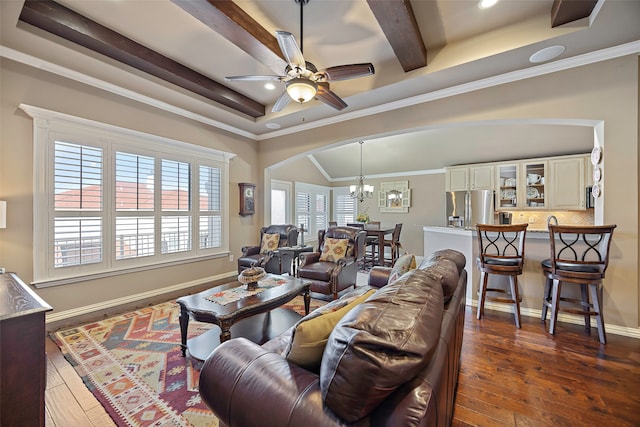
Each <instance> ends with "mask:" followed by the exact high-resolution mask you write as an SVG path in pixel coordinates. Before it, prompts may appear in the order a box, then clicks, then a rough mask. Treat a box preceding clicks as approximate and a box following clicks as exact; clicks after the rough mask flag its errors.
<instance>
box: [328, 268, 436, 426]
mask: <svg viewBox="0 0 640 427" xmlns="http://www.w3.org/2000/svg"><path fill="white" fill-rule="evenodd" d="M443 306H444V303H443V294H442V285H441V284H440V283H439V281H438V280H436V279H434V278H433V277H431V276H430V275H429V274H427V273H426V272H425V271H421V270H413V271H411V272H409V273H407V274H405V275H403V276H402V277H401V278H399V279H398V280H396V281H395V282H394V283H391V284H389V285H387V286H385V287H383V288H381V289H379V290H378V291H377V292H376V293H375V294H374V295H372V296H371V297H369V298H368V299H367V300H366V301H365V302H363V303H361V304H360V305H358V306H357V307H355V308H354V309H353V310H351V311H350V312H349V313H347V314H346V315H345V316H344V317H343V318H342V320H341V321H340V322H339V323H338V324H337V325H336V327H335V328H334V329H333V332H331V335H330V336H329V340H328V342H327V345H326V347H325V351H324V355H323V358H322V364H321V366H320V389H321V391H322V397H323V400H324V402H325V404H326V405H327V407H329V408H330V409H331V410H332V411H333V412H334V413H335V414H336V415H338V416H339V417H341V418H343V419H344V420H345V421H347V422H355V421H357V420H359V419H361V418H363V417H365V416H367V415H368V414H369V413H370V412H371V411H372V410H373V409H374V408H375V407H377V406H378V405H379V404H380V403H381V402H382V401H383V400H384V399H385V398H387V396H389V394H391V393H392V392H393V391H394V390H395V389H396V388H397V387H398V386H400V385H401V384H403V383H405V382H407V381H408V380H410V379H411V378H413V377H414V376H415V375H417V374H418V373H419V372H420V371H421V370H422V369H424V368H425V367H426V366H427V365H428V363H429V360H430V358H431V356H432V354H433V352H434V351H435V349H436V346H437V344H438V341H439V338H440V328H441V323H442V316H443Z"/></svg>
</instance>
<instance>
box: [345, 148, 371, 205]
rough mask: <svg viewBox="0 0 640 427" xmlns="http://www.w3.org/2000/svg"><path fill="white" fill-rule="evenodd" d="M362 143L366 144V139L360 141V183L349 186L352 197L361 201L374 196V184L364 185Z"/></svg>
mask: <svg viewBox="0 0 640 427" xmlns="http://www.w3.org/2000/svg"><path fill="white" fill-rule="evenodd" d="M362 144H364V141H360V176H359V177H358V185H351V186H349V191H350V192H351V197H352V198H354V199H357V200H358V201H359V202H363V201H364V199H370V198H372V197H373V185H364V176H363V175H362Z"/></svg>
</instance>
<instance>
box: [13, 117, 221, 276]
mask: <svg viewBox="0 0 640 427" xmlns="http://www.w3.org/2000/svg"><path fill="white" fill-rule="evenodd" d="M21 107H22V108H23V109H24V110H25V111H26V112H27V113H28V114H30V115H31V116H32V117H34V155H35V160H34V162H35V165H36V167H35V172H34V174H35V177H34V178H35V183H36V184H35V185H36V188H35V189H34V194H35V195H36V196H35V198H34V224H35V226H34V282H36V284H37V285H46V286H49V285H53V284H60V283H66V282H69V281H73V280H79V278H82V280H86V279H87V276H90V275H93V274H95V275H108V274H117V273H118V272H122V271H124V270H131V269H144V268H151V267H152V266H155V265H157V264H160V263H163V264H166V263H167V262H172V263H176V262H184V261H187V260H192V259H194V258H200V257H211V256H216V255H219V256H223V255H226V254H227V253H228V230H227V229H226V227H225V224H226V222H227V211H228V206H227V203H226V199H227V195H226V194H225V191H224V190H223V189H225V188H227V187H228V185H226V182H227V179H228V171H227V168H228V160H229V158H230V157H231V156H232V155H230V154H228V153H223V152H219V151H217V150H212V149H206V148H203V147H198V146H194V145H190V144H186V143H183V142H179V141H174V140H169V139H165V138H160V137H157V136H153V135H148V134H143V133H140V132H134V131H130V130H126V129H121V128H116V127H113V126H109V125H105V124H101V123H97V122H91V121H88V120H84V119H79V118H75V117H70V116H66V115H61V114H59V113H55V112H51V111H47V110H42V109H39V108H36V107H30V106H21ZM149 147H151V148H149ZM49 189H52V191H51V190H49Z"/></svg>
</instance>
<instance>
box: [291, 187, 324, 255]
mask: <svg viewBox="0 0 640 427" xmlns="http://www.w3.org/2000/svg"><path fill="white" fill-rule="evenodd" d="M294 185H295V218H296V221H297V222H299V221H298V215H299V214H300V212H298V194H300V193H305V194H309V195H310V208H309V209H310V212H309V228H308V230H307V232H306V233H305V240H304V242H305V244H307V245H308V244H313V243H317V241H318V231H319V230H322V229H326V228H327V226H328V225H329V211H330V203H331V198H330V196H331V188H330V187H325V186H322V185H315V184H307V183H304V182H295V183H294ZM317 196H323V197H325V200H326V201H327V206H326V213H325V214H324V215H323V216H324V221H323V222H322V223H318V220H319V216H320V215H318V210H317V206H316V199H317ZM297 225H298V226H299V225H300V224H297Z"/></svg>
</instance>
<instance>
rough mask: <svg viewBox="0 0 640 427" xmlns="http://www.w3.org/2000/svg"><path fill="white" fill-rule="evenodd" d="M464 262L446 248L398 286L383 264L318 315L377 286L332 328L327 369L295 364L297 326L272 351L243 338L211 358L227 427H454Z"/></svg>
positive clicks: (212, 387)
mask: <svg viewBox="0 0 640 427" xmlns="http://www.w3.org/2000/svg"><path fill="white" fill-rule="evenodd" d="M464 265H465V258H464V255H462V254H461V253H460V252H457V251H453V250H445V251H438V252H435V253H433V254H431V255H430V256H427V257H426V258H425V259H424V260H423V261H422V262H421V263H420V265H419V266H418V268H417V269H416V270H413V271H410V272H408V273H406V274H404V275H402V276H401V277H400V278H398V279H396V280H394V281H393V282H392V283H388V284H387V279H388V277H389V273H390V272H391V269H390V268H387V267H375V268H374V269H372V271H371V273H370V276H369V286H365V287H358V288H356V290H354V291H351V292H349V294H347V295H345V296H343V297H341V298H340V299H338V300H335V301H332V302H331V303H329V304H327V305H325V306H324V307H321V308H320V309H318V310H323V309H324V312H325V313H327V310H331V309H332V305H333V306H335V309H336V310H337V309H338V307H343V306H344V300H343V299H346V300H353V298H354V296H352V294H354V295H356V296H357V295H360V296H361V297H362V294H363V292H365V291H367V290H369V291H371V288H373V291H374V292H373V293H372V295H370V296H368V297H367V298H366V299H365V300H364V302H361V303H359V304H358V305H356V306H355V308H352V309H351V310H350V311H348V312H347V314H345V315H344V317H342V318H341V320H339V321H338V323H337V324H336V325H335V327H333V329H331V333H330V335H329V337H328V339H327V343H326V347H325V348H324V353H322V358H321V360H320V361H319V368H317V369H309V368H303V367H302V366H300V365H298V364H295V363H293V362H292V361H291V360H289V359H288V358H287V350H288V349H289V350H290V349H291V342H292V338H293V337H294V335H295V333H296V330H295V327H293V328H291V329H289V330H288V331H286V332H284V333H283V334H282V335H280V336H279V337H276V338H275V339H273V340H271V341H269V342H267V343H265V344H264V345H262V346H259V345H257V344H254V343H252V342H250V341H248V340H246V339H244V338H236V339H232V340H230V341H227V342H225V343H223V344H222V345H220V346H219V347H217V348H216V349H215V350H214V351H213V352H212V353H211V355H210V356H209V357H208V358H207V360H206V361H205V363H204V365H203V367H202V371H201V374H200V384H199V386H200V395H201V396H202V398H203V400H204V402H205V403H206V404H207V405H208V406H209V407H210V408H211V409H212V410H213V411H214V413H215V414H216V415H217V416H218V417H219V419H220V422H221V424H222V425H227V426H291V427H294V426H304V427H315V426H318V427H319V426H332V425H349V426H373V425H375V426H449V425H450V424H451V420H452V415H453V407H454V399H455V390H456V384H457V381H458V368H459V361H460V353H461V347H462V338H463V331H464V315H465V299H466V282H467V278H466V275H467V272H466V271H465V270H464ZM360 299H364V298H360ZM318 310H316V311H314V312H312V313H310V314H309V315H308V316H307V317H313V316H314V313H316V312H317V311H318Z"/></svg>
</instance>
